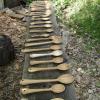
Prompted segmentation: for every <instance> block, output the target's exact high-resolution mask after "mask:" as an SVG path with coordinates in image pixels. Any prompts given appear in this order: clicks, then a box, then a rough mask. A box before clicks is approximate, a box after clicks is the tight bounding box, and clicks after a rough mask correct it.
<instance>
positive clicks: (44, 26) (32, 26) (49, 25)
mask: <svg viewBox="0 0 100 100" xmlns="http://www.w3.org/2000/svg"><path fill="white" fill-rule="evenodd" d="M29 28H52V25H51V24H44V25H30V26H29Z"/></svg>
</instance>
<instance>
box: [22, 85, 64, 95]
mask: <svg viewBox="0 0 100 100" xmlns="http://www.w3.org/2000/svg"><path fill="white" fill-rule="evenodd" d="M64 90H65V86H64V85H62V84H56V85H53V86H52V87H51V88H43V89H29V88H22V89H21V93H22V94H23V95H25V94H32V93H38V92H49V91H51V92H53V93H61V92H64Z"/></svg>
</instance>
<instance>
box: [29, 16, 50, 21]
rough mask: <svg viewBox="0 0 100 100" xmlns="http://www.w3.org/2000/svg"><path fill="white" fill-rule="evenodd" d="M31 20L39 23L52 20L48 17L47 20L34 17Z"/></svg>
mask: <svg viewBox="0 0 100 100" xmlns="http://www.w3.org/2000/svg"><path fill="white" fill-rule="evenodd" d="M31 20H32V21H39V20H42V21H48V20H50V17H47V18H34V17H32V18H31Z"/></svg>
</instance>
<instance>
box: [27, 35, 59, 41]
mask: <svg viewBox="0 0 100 100" xmlns="http://www.w3.org/2000/svg"><path fill="white" fill-rule="evenodd" d="M57 39H60V40H61V36H56V35H53V36H50V37H47V38H38V39H33V38H30V39H27V40H26V42H34V41H43V40H57Z"/></svg>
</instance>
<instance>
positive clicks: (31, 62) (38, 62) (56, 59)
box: [30, 57, 64, 65]
mask: <svg viewBox="0 0 100 100" xmlns="http://www.w3.org/2000/svg"><path fill="white" fill-rule="evenodd" d="M63 61H64V59H63V58H62V57H56V58H53V59H52V60H46V61H34V60H33V61H32V60H31V61H30V65H35V64H45V63H57V64H59V63H62V62H63Z"/></svg>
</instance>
